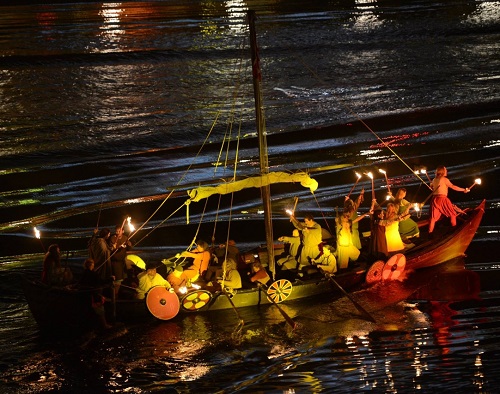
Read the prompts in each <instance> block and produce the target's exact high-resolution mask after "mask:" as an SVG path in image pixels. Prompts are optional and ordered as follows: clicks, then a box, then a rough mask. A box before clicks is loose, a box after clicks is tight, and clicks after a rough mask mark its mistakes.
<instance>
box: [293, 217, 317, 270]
mask: <svg viewBox="0 0 500 394" xmlns="http://www.w3.org/2000/svg"><path fill="white" fill-rule="evenodd" d="M290 221H291V222H292V224H293V225H294V226H295V228H296V229H297V230H299V231H301V233H302V251H301V252H300V257H299V263H300V266H299V268H302V267H304V266H307V265H310V259H314V258H316V257H318V256H319V255H320V253H321V251H320V249H319V248H320V245H321V242H322V240H323V237H322V231H321V226H320V225H319V224H318V223H316V222H315V221H314V216H313V215H311V214H310V213H307V214H306V215H305V216H304V222H299V221H298V220H297V219H296V218H295V216H291V217H290Z"/></svg>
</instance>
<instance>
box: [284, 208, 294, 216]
mask: <svg viewBox="0 0 500 394" xmlns="http://www.w3.org/2000/svg"><path fill="white" fill-rule="evenodd" d="M285 212H286V213H287V214H289V215H290V216H293V212H292V210H291V209H285Z"/></svg>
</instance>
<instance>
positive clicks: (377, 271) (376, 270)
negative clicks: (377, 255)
mask: <svg viewBox="0 0 500 394" xmlns="http://www.w3.org/2000/svg"><path fill="white" fill-rule="evenodd" d="M384 266H385V263H384V262H383V261H382V260H378V261H375V262H374V263H373V264H372V266H371V267H370V269H369V270H368V272H367V273H366V283H368V284H369V285H371V284H373V283H376V282H379V281H380V280H381V279H382V272H383V271H384Z"/></svg>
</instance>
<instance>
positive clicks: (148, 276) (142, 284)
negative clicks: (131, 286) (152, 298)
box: [136, 261, 171, 299]
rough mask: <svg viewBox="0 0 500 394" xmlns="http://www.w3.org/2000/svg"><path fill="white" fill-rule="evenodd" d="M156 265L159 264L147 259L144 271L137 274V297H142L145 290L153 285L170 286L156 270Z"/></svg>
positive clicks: (144, 294) (145, 292)
mask: <svg viewBox="0 0 500 394" xmlns="http://www.w3.org/2000/svg"><path fill="white" fill-rule="evenodd" d="M158 265H159V264H158V263H156V262H154V261H153V262H151V261H149V262H148V263H147V264H146V271H144V272H141V273H140V274H139V275H137V278H138V279H139V286H137V289H136V291H137V298H138V299H143V298H144V297H145V296H146V294H147V292H148V291H149V290H151V289H152V288H153V287H156V286H162V287H165V288H167V289H170V288H171V286H170V283H168V281H167V280H166V279H165V278H164V277H163V276H161V275H160V274H159V273H157V272H156V268H157V267H158Z"/></svg>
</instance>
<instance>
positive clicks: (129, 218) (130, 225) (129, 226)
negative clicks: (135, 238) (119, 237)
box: [127, 216, 135, 233]
mask: <svg viewBox="0 0 500 394" xmlns="http://www.w3.org/2000/svg"><path fill="white" fill-rule="evenodd" d="M131 220H132V218H131V217H130V216H129V217H128V218H127V224H128V230H129V231H130V232H131V233H132V232H134V231H135V227H134V225H133V224H132V223H131V222H130V221H131Z"/></svg>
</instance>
